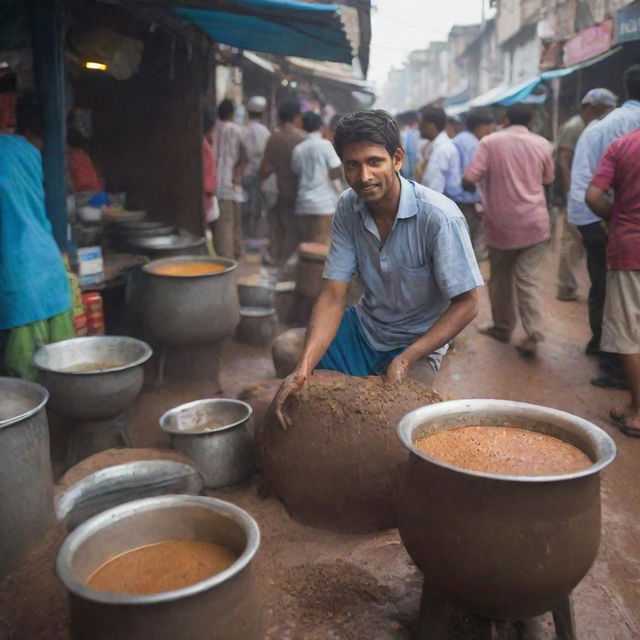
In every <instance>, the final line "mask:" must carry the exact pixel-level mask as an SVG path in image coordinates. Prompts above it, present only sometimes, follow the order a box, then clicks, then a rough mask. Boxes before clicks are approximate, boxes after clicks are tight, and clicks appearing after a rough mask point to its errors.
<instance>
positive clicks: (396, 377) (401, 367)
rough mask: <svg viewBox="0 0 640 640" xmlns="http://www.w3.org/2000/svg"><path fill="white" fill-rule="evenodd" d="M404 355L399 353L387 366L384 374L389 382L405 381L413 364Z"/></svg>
mask: <svg viewBox="0 0 640 640" xmlns="http://www.w3.org/2000/svg"><path fill="white" fill-rule="evenodd" d="M403 355H404V354H402V353H401V354H399V355H397V356H396V357H395V358H394V359H393V360H392V361H391V363H390V364H389V366H388V367H387V371H386V373H385V374H384V375H385V378H386V380H387V382H403V381H404V380H406V379H407V377H408V375H409V367H410V366H411V364H410V362H409V361H408V360H407V359H406V358H405V357H403Z"/></svg>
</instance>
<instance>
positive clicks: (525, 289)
mask: <svg viewBox="0 0 640 640" xmlns="http://www.w3.org/2000/svg"><path fill="white" fill-rule="evenodd" d="M531 116H532V111H531V108H530V107H529V106H528V105H525V104H514V105H512V106H510V107H509V108H508V109H507V117H506V121H505V125H506V126H505V127H504V129H502V130H501V131H497V132H496V133H492V134H490V135H488V136H485V137H484V138H482V140H481V141H480V143H479V145H478V148H477V149H476V152H475V153H474V155H473V158H472V160H471V164H470V165H469V166H468V167H467V170H466V171H465V174H464V178H463V179H462V184H463V186H464V188H465V189H467V190H470V191H471V190H473V189H474V188H475V184H476V183H478V182H479V183H480V186H481V187H482V200H483V205H484V209H485V213H484V216H485V234H486V241H487V246H488V249H489V266H490V278H489V299H490V301H491V313H492V316H493V324H492V325H491V326H489V327H483V328H482V329H480V331H481V332H482V333H484V334H486V335H488V336H490V337H492V338H495V339H496V340H499V341H501V342H509V340H510V338H511V332H512V331H513V329H514V328H515V325H516V309H515V302H514V299H513V289H514V281H515V290H516V293H517V299H518V309H519V311H520V318H521V320H522V325H523V326H524V330H525V332H526V337H525V338H524V340H523V341H522V342H521V343H520V344H518V345H517V347H516V348H517V349H518V351H520V353H522V354H523V355H525V356H533V355H534V354H535V352H536V349H537V344H538V342H540V341H541V340H543V339H544V336H543V334H542V331H541V325H542V308H541V307H542V302H541V296H540V289H541V277H540V269H541V267H542V262H543V259H544V256H545V253H546V247H547V240H548V239H549V231H550V225H549V212H548V211H547V202H546V199H545V195H544V185H545V184H549V183H550V182H552V181H553V156H552V153H553V149H552V146H551V144H550V143H549V142H548V141H547V140H545V139H544V138H543V137H542V136H538V135H536V134H534V133H531V132H530V131H529V129H528V126H529V122H530V120H531Z"/></svg>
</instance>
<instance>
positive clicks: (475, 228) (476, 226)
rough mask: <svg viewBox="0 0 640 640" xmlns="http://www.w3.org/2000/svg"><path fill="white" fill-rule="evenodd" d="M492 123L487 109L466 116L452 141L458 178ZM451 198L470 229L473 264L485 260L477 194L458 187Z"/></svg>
mask: <svg viewBox="0 0 640 640" xmlns="http://www.w3.org/2000/svg"><path fill="white" fill-rule="evenodd" d="M494 122H495V118H494V117H493V113H491V110H490V109H488V108H478V109H472V110H471V111H470V112H469V114H468V115H467V118H466V121H465V130H464V131H461V132H460V133H459V134H458V135H457V136H456V137H455V138H454V139H453V144H454V145H455V147H456V149H457V150H458V158H459V160H460V175H461V176H463V175H464V172H465V171H466V170H467V167H468V166H469V165H470V164H471V158H473V154H474V153H475V151H476V149H477V148H478V143H479V142H480V140H482V138H484V137H485V136H488V135H489V134H490V133H491V131H492V129H493V123H494ZM452 195H453V200H454V201H455V203H456V204H457V205H458V207H460V211H462V214H463V215H464V217H465V219H466V220H467V224H468V225H469V235H470V236H471V244H472V245H473V251H474V253H475V255H476V260H478V261H481V260H486V259H487V256H488V253H487V247H486V242H485V239H484V222H483V218H482V214H481V213H480V212H479V211H478V207H479V205H480V204H481V202H482V196H481V195H480V190H479V189H477V188H476V190H475V191H465V190H464V189H463V188H462V184H461V185H460V187H459V189H458V190H457V192H456V193H455V194H452Z"/></svg>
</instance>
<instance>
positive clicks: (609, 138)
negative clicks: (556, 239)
mask: <svg viewBox="0 0 640 640" xmlns="http://www.w3.org/2000/svg"><path fill="white" fill-rule="evenodd" d="M638 127H640V102H638V101H637V100H627V101H626V102H625V103H624V104H623V105H622V106H621V107H618V108H617V109H614V110H613V111H612V112H611V113H610V114H609V115H607V116H606V117H604V118H603V119H602V120H597V121H595V122H592V123H590V124H589V126H588V127H587V128H586V129H585V130H584V131H583V132H582V135H581V136H580V137H579V138H578V144H577V145H576V149H575V152H574V154H573V163H572V164H571V188H570V190H569V197H568V199H567V219H568V220H569V222H570V223H571V224H575V225H577V226H579V227H580V226H583V225H586V224H593V223H594V222H602V219H601V218H599V217H598V216H597V215H596V214H595V213H593V211H591V209H589V207H588V206H587V204H586V202H585V201H584V198H585V195H586V193H587V189H588V188H589V184H590V183H591V178H592V177H593V174H594V172H595V170H596V168H597V166H598V164H599V163H600V160H601V158H602V156H603V155H604V152H605V151H606V150H607V147H608V146H609V145H610V144H611V143H612V142H613V141H614V140H615V139H616V138H620V137H621V136H623V135H625V134H627V133H630V132H631V131H633V130H634V129H637V128H638Z"/></svg>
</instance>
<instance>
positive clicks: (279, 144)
mask: <svg viewBox="0 0 640 640" xmlns="http://www.w3.org/2000/svg"><path fill="white" fill-rule="evenodd" d="M278 120H279V121H280V126H279V127H278V130H277V131H274V132H273V133H272V134H271V136H269V140H268V141H267V146H266V148H265V150H264V156H263V158H262V165H261V166H260V177H261V178H262V180H266V179H267V178H268V177H269V176H270V175H272V174H273V173H275V175H276V179H277V183H278V198H277V201H276V204H275V207H273V209H272V210H271V212H270V213H271V238H270V243H269V253H268V255H267V256H265V260H266V261H267V262H270V263H272V264H280V263H282V262H284V261H285V260H286V259H287V258H289V257H290V256H291V254H292V253H293V252H294V251H295V249H296V229H295V217H294V216H295V207H296V198H297V196H298V182H297V178H296V175H295V173H293V170H292V169H291V156H292V154H293V149H294V148H295V147H296V145H298V144H300V142H302V141H303V140H304V139H305V138H306V137H307V134H306V133H305V132H304V131H303V130H302V129H300V128H299V127H298V124H299V123H300V107H299V106H298V104H297V103H295V102H285V103H284V104H282V105H281V106H280V108H279V109H278Z"/></svg>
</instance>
